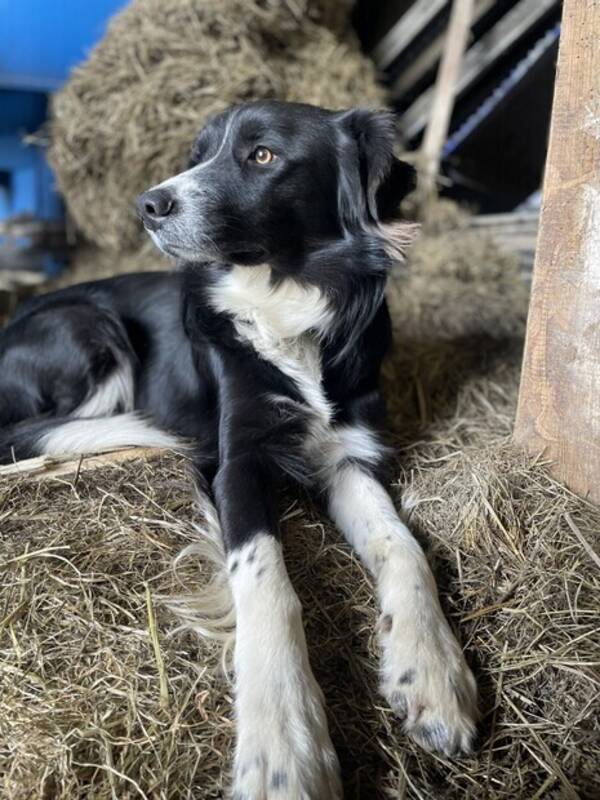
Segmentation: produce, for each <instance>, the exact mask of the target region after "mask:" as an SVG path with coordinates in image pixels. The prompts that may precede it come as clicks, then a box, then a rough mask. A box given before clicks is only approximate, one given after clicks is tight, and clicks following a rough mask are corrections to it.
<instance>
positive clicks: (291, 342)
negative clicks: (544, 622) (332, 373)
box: [211, 266, 332, 422]
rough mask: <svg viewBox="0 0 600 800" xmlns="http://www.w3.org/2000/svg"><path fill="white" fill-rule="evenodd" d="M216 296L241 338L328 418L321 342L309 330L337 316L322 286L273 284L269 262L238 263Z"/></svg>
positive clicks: (216, 302)
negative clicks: (239, 264)
mask: <svg viewBox="0 0 600 800" xmlns="http://www.w3.org/2000/svg"><path fill="white" fill-rule="evenodd" d="M211 301H212V304H213V305H214V307H215V308H216V309H217V310H218V311H226V312H227V313H229V314H231V315H232V316H233V318H234V325H235V328H236V331H237V333H238V336H239V337H240V339H243V340H244V341H247V342H249V343H250V344H251V345H252V347H253V348H254V349H255V350H256V352H257V353H258V354H259V355H260V356H261V357H262V358H264V359H266V360H267V361H270V362H271V363H272V364H273V365H274V366H276V367H277V368H278V369H279V370H281V372H283V373H284V375H287V376H288V377H289V378H291V379H292V380H293V381H294V382H295V383H296V385H297V386H298V389H299V391H300V393H301V394H302V396H303V397H304V399H305V400H306V402H307V403H308V405H309V406H310V407H311V408H312V409H313V411H315V412H316V413H317V414H318V415H319V417H320V418H321V420H322V421H323V422H329V419H330V417H331V407H330V404H329V403H328V401H327V398H326V397H325V392H324V391H323V386H322V371H321V358H320V352H319V344H318V340H317V338H316V335H315V333H309V331H313V332H319V331H322V330H324V329H325V328H326V327H327V325H328V324H329V322H330V321H331V318H332V311H331V309H330V307H329V304H328V302H327V299H326V298H325V297H324V296H323V295H322V293H321V292H320V291H319V289H318V288H317V287H316V286H310V287H305V286H301V285H300V284H298V283H296V281H293V280H291V279H288V280H286V281H284V282H282V283H280V284H279V285H277V286H272V285H271V282H270V268H269V267H268V266H259V267H234V268H233V269H232V270H231V271H230V272H229V273H228V274H227V275H225V276H224V277H223V279H222V280H221V281H220V282H219V283H218V284H217V286H215V287H214V288H213V290H212V293H211Z"/></svg>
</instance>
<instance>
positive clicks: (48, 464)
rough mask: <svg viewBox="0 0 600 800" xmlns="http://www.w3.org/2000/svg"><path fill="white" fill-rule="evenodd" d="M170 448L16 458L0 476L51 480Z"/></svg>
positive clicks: (151, 456) (146, 457) (156, 454)
mask: <svg viewBox="0 0 600 800" xmlns="http://www.w3.org/2000/svg"><path fill="white" fill-rule="evenodd" d="M165 452H167V451H166V450H163V449H162V448H159V447H128V448H126V449H124V450H113V451H111V452H109V453H101V454H98V455H90V456H73V455H72V454H65V455H64V456H37V457H35V458H27V459H24V460H23V461H16V462H15V463H14V464H5V465H3V466H0V479H1V478H10V479H14V480H18V479H19V478H26V479H28V480H36V481H40V480H48V479H50V478H64V477H66V476H67V475H74V474H77V473H79V472H87V471H88V470H94V469H102V468H103V467H115V466H118V465H119V464H123V463H126V462H128V461H135V460H136V459H138V458H143V459H144V460H146V461H149V460H151V459H155V458H158V457H159V456H160V455H161V454H164V453H165Z"/></svg>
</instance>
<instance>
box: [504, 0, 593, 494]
mask: <svg viewBox="0 0 600 800" xmlns="http://www.w3.org/2000/svg"><path fill="white" fill-rule="evenodd" d="M515 440H516V441H517V442H519V443H521V444H523V445H525V447H526V448H527V449H528V450H529V451H530V452H531V453H533V454H538V453H543V455H544V457H545V458H548V459H549V460H550V461H551V469H552V470H553V472H554V474H555V475H556V476H557V477H558V478H559V480H561V481H562V482H564V483H565V484H566V485H567V486H568V487H570V488H571V489H572V490H573V491H575V492H577V493H578V494H580V495H582V496H584V497H589V498H590V499H591V500H593V501H595V502H600V0H564V7H563V24H562V30H561V40H560V48H559V58H558V70H557V76H556V86H555V92H554V107H553V111H552V123H551V129H550V145H549V150H548V159H547V163H546V175H545V181H544V196H543V204H542V214H541V220H540V231H539V238H538V246H537V253H536V260H535V268H534V277H533V286H532V295H531V303H530V308H529V320H528V324H527V337H526V342H525V355H524V362H523V374H522V378H521V389H520V394H519V405H518V411H517V420H516V426H515Z"/></svg>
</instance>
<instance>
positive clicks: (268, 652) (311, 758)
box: [228, 534, 341, 800]
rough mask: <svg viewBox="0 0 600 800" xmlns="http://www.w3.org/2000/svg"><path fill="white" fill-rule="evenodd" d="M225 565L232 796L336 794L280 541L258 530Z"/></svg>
mask: <svg viewBox="0 0 600 800" xmlns="http://www.w3.org/2000/svg"><path fill="white" fill-rule="evenodd" d="M228 567H229V573H230V576H231V587H232V594H233V598H234V604H235V609H236V618H237V628H236V644H235V672H236V697H235V708H236V718H237V747H236V755H235V775H234V796H235V792H239V793H240V796H242V797H252V798H255V797H256V798H259V797H260V798H267V797H270V796H271V793H273V794H274V795H276V796H277V797H278V798H282V799H283V798H289V800H292V798H293V800H297V799H298V798H300V797H315V798H316V797H319V798H321V797H323V798H331V799H332V800H336V799H337V798H341V789H340V785H339V778H338V763H337V757H336V755H335V751H334V749H333V746H332V744H331V741H330V738H329V733H328V730H327V721H326V717H325V711H324V708H323V696H322V693H321V690H320V689H319V687H318V685H317V682H316V681H315V678H314V676H313V673H312V670H311V668H310V664H309V660H308V652H307V648H306V640H305V636H304V630H303V627H302V614H301V608H300V602H299V600H298V597H297V595H296V593H295V592H294V589H293V587H292V585H291V583H290V580H289V578H288V575H287V572H286V569H285V565H284V562H283V554H282V551H281V545H280V544H279V543H278V541H277V540H276V539H275V538H274V537H273V536H270V535H268V534H258V535H256V536H254V537H253V538H252V539H251V540H250V541H249V542H248V544H246V545H244V547H242V548H240V549H237V550H234V551H233V552H232V553H231V554H230V556H229V559H228ZM275 790H276V792H275Z"/></svg>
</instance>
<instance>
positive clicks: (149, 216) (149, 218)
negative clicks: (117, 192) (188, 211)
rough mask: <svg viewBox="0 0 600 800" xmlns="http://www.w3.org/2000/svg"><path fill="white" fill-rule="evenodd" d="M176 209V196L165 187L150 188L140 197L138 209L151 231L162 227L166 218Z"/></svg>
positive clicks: (145, 224) (146, 226)
mask: <svg viewBox="0 0 600 800" xmlns="http://www.w3.org/2000/svg"><path fill="white" fill-rule="evenodd" d="M175 209H176V202H175V196H174V195H173V194H172V193H171V192H170V191H169V190H168V189H165V188H160V189H149V190H148V191H147V192H144V193H143V194H141V195H140V196H139V197H138V200H137V211H138V214H139V216H140V218H141V220H142V222H143V223H144V227H145V228H147V229H148V230H149V231H155V230H158V228H160V226H161V224H162V223H163V222H164V220H165V219H166V218H167V217H168V216H169V215H170V214H173V213H174V211H175Z"/></svg>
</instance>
